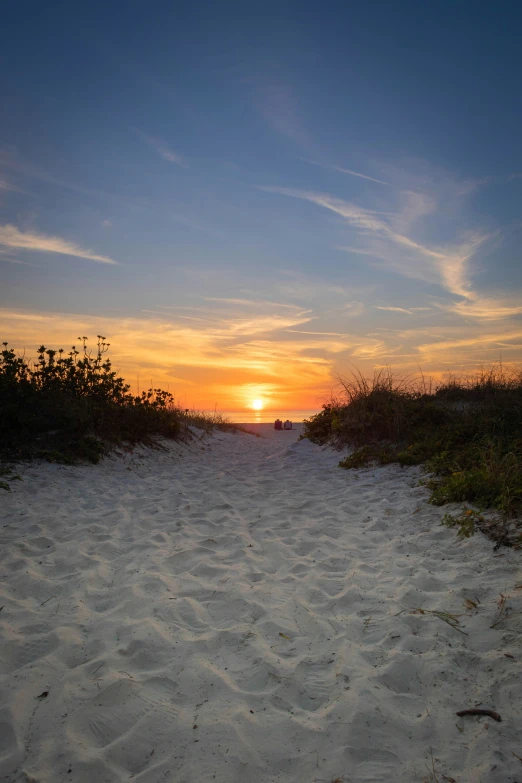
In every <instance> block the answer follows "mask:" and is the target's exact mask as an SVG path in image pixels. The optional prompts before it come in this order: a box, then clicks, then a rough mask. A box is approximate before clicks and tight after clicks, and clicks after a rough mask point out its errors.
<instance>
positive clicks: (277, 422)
mask: <svg viewBox="0 0 522 783" xmlns="http://www.w3.org/2000/svg"><path fill="white" fill-rule="evenodd" d="M274 429H275V430H282V429H283V422H282V421H281V419H276V420H275V422H274Z"/></svg>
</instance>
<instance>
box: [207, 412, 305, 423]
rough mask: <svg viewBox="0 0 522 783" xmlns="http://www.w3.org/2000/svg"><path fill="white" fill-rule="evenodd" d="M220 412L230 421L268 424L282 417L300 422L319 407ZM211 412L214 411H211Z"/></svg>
mask: <svg viewBox="0 0 522 783" xmlns="http://www.w3.org/2000/svg"><path fill="white" fill-rule="evenodd" d="M217 412H218V413H222V414H223V416H225V417H226V418H227V419H230V421H234V422H236V423H237V424H267V423H270V422H274V421H275V420H276V419H281V420H282V421H286V419H290V421H292V422H294V423H296V424H297V423H298V422H301V421H304V419H309V418H310V416H315V414H316V413H319V410H318V409H315V410H305V411H274V410H262V411H253V410H248V409H247V410H242V411H217ZM209 413H214V411H209Z"/></svg>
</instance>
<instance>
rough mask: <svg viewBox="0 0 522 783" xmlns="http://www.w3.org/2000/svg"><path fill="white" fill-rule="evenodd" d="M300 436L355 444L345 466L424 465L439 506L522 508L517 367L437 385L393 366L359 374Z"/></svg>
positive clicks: (509, 511)
mask: <svg viewBox="0 0 522 783" xmlns="http://www.w3.org/2000/svg"><path fill="white" fill-rule="evenodd" d="M303 434H304V436H305V437H308V438H309V439H310V440H312V441H314V442H316V443H326V442H329V443H333V444H335V445H337V446H339V447H345V446H351V447H353V450H352V452H351V453H350V454H349V455H348V456H347V457H346V458H344V459H343V460H342V461H341V462H340V466H341V467H342V468H346V469H350V468H361V467H365V466H368V465H371V464H372V463H373V464H375V463H377V464H388V463H399V464H400V465H424V466H425V468H426V471H427V472H428V474H429V475H428V477H427V478H426V480H425V483H426V485H427V486H428V488H429V489H430V491H431V502H432V503H433V504H435V505H443V504H445V503H450V502H468V503H472V504H474V505H476V506H477V507H478V508H480V509H496V510H498V511H500V512H502V513H503V514H505V515H511V516H514V515H518V514H520V512H521V510H522V370H521V369H520V368H514V369H511V370H506V369H505V368H503V367H502V365H496V366H493V367H490V368H487V369H482V370H479V371H477V372H475V373H474V374H473V375H470V376H467V377H461V378H457V377H454V376H452V377H448V378H446V380H444V381H443V382H441V383H439V384H434V383H433V382H431V381H427V380H426V378H424V377H423V376H420V377H415V378H413V377H407V378H399V377H397V376H394V375H393V373H392V372H391V371H389V370H380V371H378V372H376V373H375V374H374V376H373V377H372V378H371V379H366V378H364V377H363V376H362V375H361V374H358V373H356V374H354V375H353V376H352V377H351V378H348V379H344V380H342V381H341V393H340V394H339V396H338V398H337V399H333V400H332V401H331V402H329V403H328V404H325V405H324V406H323V409H322V411H321V412H320V413H319V414H317V415H316V416H313V417H312V418H310V419H308V420H307V421H306V422H305V427H304V433H303ZM472 522H473V518H468V527H467V528H464V530H465V532H464V533H463V534H464V535H465V534H466V533H467V534H468V535H469V531H470V529H471V525H472ZM461 529H462V526H461Z"/></svg>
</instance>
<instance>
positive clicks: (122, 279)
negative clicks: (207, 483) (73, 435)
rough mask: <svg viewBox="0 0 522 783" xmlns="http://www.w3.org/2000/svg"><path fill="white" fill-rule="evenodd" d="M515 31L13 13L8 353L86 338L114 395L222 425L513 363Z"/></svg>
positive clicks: (516, 342)
mask: <svg viewBox="0 0 522 783" xmlns="http://www.w3.org/2000/svg"><path fill="white" fill-rule="evenodd" d="M521 17H522V11H521V10H520V9H519V8H518V7H517V5H516V4H514V3H497V4H492V3H477V2H475V3H471V2H459V3H455V2H437V3H419V2H404V1H402V0H400V1H398V2H395V3H390V2H373V3H346V2H344V3H327V4H319V3H302V2H301V3H265V4H263V5H262V6H254V4H248V3H220V4H211V3H201V4H199V5H196V4H188V3H186V4H185V3H175V4H173V3H166V2H153V3H149V4H145V3H143V2H113V3H99V2H91V3H81V2H79V3H73V4H71V3H61V2H49V3H40V2H24V0H18V1H17V2H8V3H7V5H6V10H5V11H4V14H3V24H2V32H1V33H0V39H1V44H2V45H1V48H0V51H1V52H2V54H1V57H2V68H1V69H0V89H1V95H2V105H3V107H4V110H3V116H2V123H1V125H0V273H1V274H2V280H3V284H2V287H1V300H0V306H1V308H2V309H1V310H0V324H1V327H2V329H1V331H2V333H3V334H4V335H5V338H4V339H6V340H9V342H10V343H12V344H13V345H15V346H16V347H17V348H23V347H26V348H27V350H28V351H29V352H30V351H31V350H34V346H36V345H37V344H39V343H41V342H42V341H44V342H45V341H47V342H49V343H51V342H53V344H54V343H55V342H56V341H58V342H60V343H63V344H64V345H68V344H70V343H71V342H74V340H75V339H76V337H77V336H78V335H77V334H76V331H77V330H78V329H80V330H81V332H82V333H85V334H90V335H94V334H96V333H97V332H98V331H100V332H102V333H103V334H107V335H109V336H110V338H111V340H112V342H113V347H114V354H115V356H116V358H117V361H118V362H119V365H120V366H121V368H122V371H123V372H124V373H125V374H126V375H128V377H129V378H130V379H133V378H135V377H138V376H139V377H141V378H144V377H148V376H149V375H150V376H151V378H152V380H153V381H154V383H160V382H161V383H162V384H163V385H165V384H167V385H169V387H170V388H173V389H175V390H176V391H177V392H178V393H179V394H180V395H184V399H187V400H190V401H191V402H192V401H193V402H194V404H198V405H202V406H203V407H208V406H210V405H213V404H214V402H217V403H218V405H219V407H221V408H225V409H226V408H227V407H229V408H237V407H238V406H241V405H248V403H249V400H250V399H251V398H252V397H262V398H263V399H264V400H265V402H266V404H267V405H274V406H277V407H280V406H281V405H291V407H293V408H295V407H298V406H299V405H302V406H303V407H313V406H314V405H315V404H317V401H318V400H321V399H322V398H323V397H324V395H325V394H327V393H328V391H329V389H330V388H332V386H333V384H334V381H335V376H336V373H338V372H346V371H348V370H349V368H350V367H352V366H353V365H354V364H355V365H356V366H358V367H361V368H362V369H363V370H364V371H365V372H366V371H371V369H372V368H373V367H375V366H382V365H383V364H388V365H391V366H392V367H395V368H397V370H398V371H404V372H411V371H412V370H413V369H414V368H416V367H417V366H418V365H420V366H422V368H423V370H425V371H426V372H430V373H433V374H441V373H444V372H447V371H448V370H455V371H457V372H462V371H467V370H469V369H470V368H472V367H474V366H477V365H478V364H481V363H484V362H485V363H488V362H491V361H495V360H497V359H498V358H499V357H500V356H502V358H503V360H504V361H506V362H511V361H513V362H514V361H518V360H519V359H520V357H521V347H522V318H521V313H522V298H521V292H522V264H521V263H520V236H521V215H520V207H521V202H522V199H521V196H522V148H521V145H520V142H519V136H520V127H521V125H522V104H521V102H520V100H519V92H520V90H519V84H520V77H521V75H522V54H521V47H520V42H519V36H518V31H519V29H520V23H521V22H522V18H521ZM296 402H297V405H296Z"/></svg>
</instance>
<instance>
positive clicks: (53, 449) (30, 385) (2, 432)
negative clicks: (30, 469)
mask: <svg viewBox="0 0 522 783" xmlns="http://www.w3.org/2000/svg"><path fill="white" fill-rule="evenodd" d="M78 339H79V340H80V341H81V343H82V345H81V348H80V350H77V349H76V347H75V346H73V347H72V349H71V351H70V352H69V353H68V354H65V353H64V351H63V350H62V349H60V350H58V351H55V350H51V349H46V348H45V346H43V345H42V346H40V348H39V349H38V352H37V353H38V358H37V360H36V362H35V363H30V362H27V361H26V360H25V358H24V357H19V356H17V355H16V354H15V352H14V351H13V350H11V349H9V348H8V343H3V346H4V348H3V351H1V352H0V459H3V460H4V461H6V460H16V459H27V458H34V457H44V458H46V459H48V460H50V461H57V462H75V461H77V460H88V461H91V462H98V461H99V459H100V457H101V456H102V455H103V454H105V453H106V452H107V451H108V450H110V448H111V447H113V446H115V445H116V444H118V443H122V442H126V443H130V444H136V443H145V444H148V445H152V444H153V443H154V442H155V439H156V438H157V437H158V436H162V437H165V438H179V437H181V436H182V435H183V434H186V433H187V432H188V427H189V426H190V425H194V426H197V427H200V428H203V429H205V430H207V431H208V430H210V429H213V428H215V427H219V428H220V429H230V428H233V426H234V425H232V424H230V423H228V422H227V421H226V420H224V419H222V418H221V417H219V416H214V417H212V416H205V415H204V414H199V413H196V412H192V413H190V412H189V411H188V410H185V411H183V410H181V409H180V408H179V407H177V406H176V405H175V402H174V397H173V396H172V394H170V393H169V392H166V391H163V390H161V389H149V390H148V391H146V392H142V393H141V394H140V395H133V394H132V393H131V391H130V386H129V385H128V384H126V383H125V381H124V380H123V378H120V377H118V375H117V373H116V372H115V371H114V370H113V368H112V364H111V361H110V359H109V358H108V356H107V351H108V348H109V343H107V342H106V341H105V337H103V336H101V335H98V341H97V345H96V350H95V351H94V353H91V352H90V351H89V349H88V347H87V338H86V337H80V338H78Z"/></svg>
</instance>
